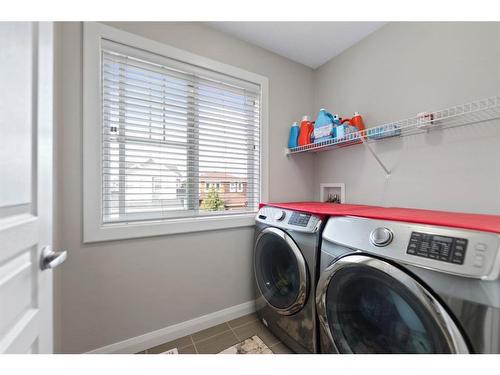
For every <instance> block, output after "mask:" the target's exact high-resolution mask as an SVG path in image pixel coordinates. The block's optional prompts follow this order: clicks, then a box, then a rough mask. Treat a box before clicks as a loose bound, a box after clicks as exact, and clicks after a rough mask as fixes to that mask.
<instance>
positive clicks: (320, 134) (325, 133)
mask: <svg viewBox="0 0 500 375" xmlns="http://www.w3.org/2000/svg"><path fill="white" fill-rule="evenodd" d="M332 130H333V125H332V124H328V125H323V126H319V127H317V128H314V139H316V140H318V139H320V138H325V137H330V136H331V135H332Z"/></svg>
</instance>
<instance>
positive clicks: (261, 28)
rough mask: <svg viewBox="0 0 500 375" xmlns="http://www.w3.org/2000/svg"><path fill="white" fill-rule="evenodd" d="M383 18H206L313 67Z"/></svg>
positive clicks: (251, 41) (372, 28)
mask: <svg viewBox="0 0 500 375" xmlns="http://www.w3.org/2000/svg"><path fill="white" fill-rule="evenodd" d="M384 24H385V22H207V25H208V26H211V27H213V28H215V29H218V30H220V31H222V32H224V33H226V34H230V35H232V36H235V37H236V38H238V39H242V40H244V41H247V42H249V43H252V44H255V45H257V46H259V47H262V48H265V49H267V50H269V51H272V52H275V53H277V54H278V55H281V56H284V57H286V58H288V59H290V60H293V61H296V62H298V63H301V64H304V65H307V66H309V67H311V68H313V69H315V68H317V67H319V66H321V65H323V64H324V63H325V62H327V61H328V60H330V59H331V58H333V57H335V56H337V55H338V54H340V53H341V52H342V51H344V50H345V49H347V48H349V47H351V46H352V45H354V44H356V43H357V42H359V41H360V40H361V39H363V38H365V37H366V36H368V35H369V34H371V33H372V32H374V31H375V30H377V29H379V28H380V27H382V26H383V25H384Z"/></svg>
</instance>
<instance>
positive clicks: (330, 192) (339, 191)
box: [319, 182, 347, 203]
mask: <svg viewBox="0 0 500 375" xmlns="http://www.w3.org/2000/svg"><path fill="white" fill-rule="evenodd" d="M335 198H337V199H338V200H340V201H339V202H336V203H347V202H346V198H345V184H344V183H340V182H331V183H330V182H329V183H322V184H320V192H319V200H320V201H321V202H327V201H328V202H332V200H335Z"/></svg>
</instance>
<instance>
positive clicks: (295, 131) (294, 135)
mask: <svg viewBox="0 0 500 375" xmlns="http://www.w3.org/2000/svg"><path fill="white" fill-rule="evenodd" d="M298 145H299V123H298V122H297V121H295V122H294V123H293V124H292V127H291V128H290V137H289V138H288V148H295V147H297V146H298Z"/></svg>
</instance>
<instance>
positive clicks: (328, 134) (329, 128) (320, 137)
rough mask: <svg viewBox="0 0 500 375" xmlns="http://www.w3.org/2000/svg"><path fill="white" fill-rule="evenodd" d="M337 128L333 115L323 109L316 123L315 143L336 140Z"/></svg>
mask: <svg viewBox="0 0 500 375" xmlns="http://www.w3.org/2000/svg"><path fill="white" fill-rule="evenodd" d="M335 127H336V124H335V120H334V118H333V116H332V114H331V113H328V112H327V111H326V109H324V108H321V109H320V110H319V113H318V117H317V118H316V122H315V123H314V143H318V142H322V141H326V140H329V139H332V138H334V137H335Z"/></svg>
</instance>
